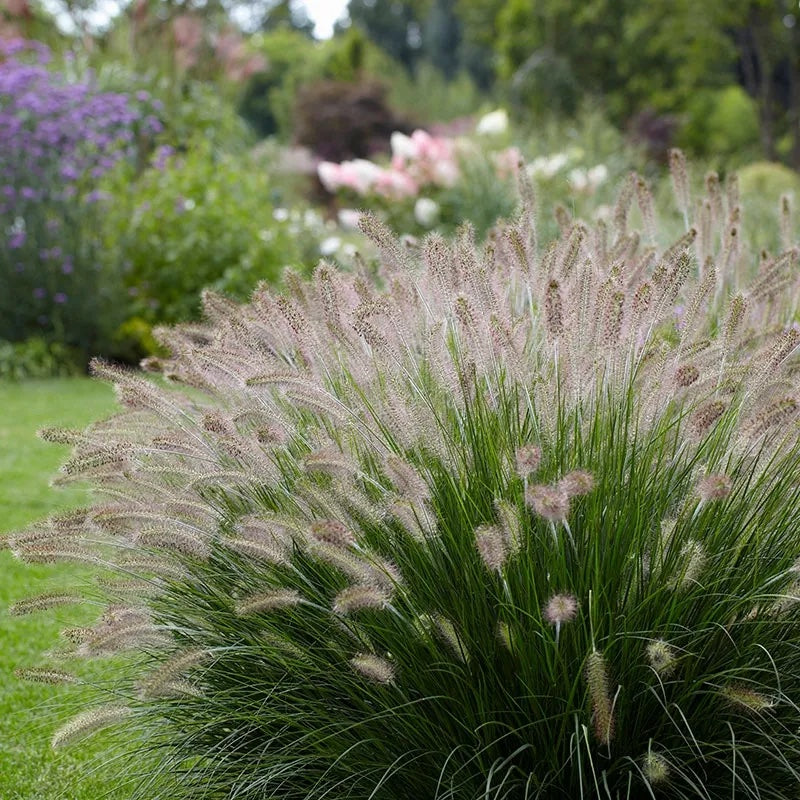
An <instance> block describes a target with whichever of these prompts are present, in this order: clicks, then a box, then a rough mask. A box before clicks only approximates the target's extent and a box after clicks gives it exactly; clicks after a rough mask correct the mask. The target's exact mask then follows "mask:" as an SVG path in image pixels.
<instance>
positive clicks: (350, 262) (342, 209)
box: [0, 0, 800, 376]
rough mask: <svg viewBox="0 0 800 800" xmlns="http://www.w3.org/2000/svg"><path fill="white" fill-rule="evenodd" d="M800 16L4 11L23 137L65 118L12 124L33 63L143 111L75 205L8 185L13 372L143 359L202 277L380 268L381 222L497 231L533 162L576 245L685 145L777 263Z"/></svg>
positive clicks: (37, 181)
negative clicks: (330, 16) (729, 181)
mask: <svg viewBox="0 0 800 800" xmlns="http://www.w3.org/2000/svg"><path fill="white" fill-rule="evenodd" d="M798 23H800V9H799V8H798V7H797V5H796V4H792V3H789V2H788V1H786V2H784V1H783V0H692V1H691V2H690V0H650V2H647V3H641V2H635V1H634V0H580V2H578V0H535V2H534V1H532V0H350V2H349V3H348V5H347V8H346V10H345V13H344V14H343V15H342V18H341V19H340V20H339V22H338V23H337V24H336V25H335V27H334V30H333V35H332V36H331V37H330V38H326V39H322V40H320V39H317V38H315V25H314V20H313V19H312V18H311V17H310V16H309V13H308V11H307V9H306V4H305V3H303V2H296V1H295V0H250V1H249V2H234V0H127V1H125V0H119V2H110V0H5V3H4V4H3V7H2V9H0V42H3V43H5V45H4V49H3V50H2V54H0V107H1V108H3V109H5V111H4V112H3V113H4V114H5V122H4V121H3V119H0V138H2V137H5V140H4V142H0V144H3V143H5V144H6V145H8V143H9V142H10V141H12V140H13V137H17V140H18V139H19V136H20V135H21V133H20V132H21V131H22V132H26V135H31V136H32V135H33V134H36V133H37V132H40V131H42V130H45V131H47V130H49V128H48V125H50V126H51V127H52V123H53V120H54V116H53V113H52V111H51V110H49V109H48V108H46V107H42V108H38V109H37V110H35V111H33V112H32V111H31V110H30V108H27V110H26V111H25V114H22V113H21V112H20V113H19V114H17V115H16V116H14V112H13V109H14V108H17V107H18V106H19V101H20V97H19V92H21V91H22V89H21V88H20V82H19V81H20V75H21V74H23V72H24V70H26V69H28V68H31V67H32V64H33V59H32V56H31V54H32V53H35V54H36V55H37V58H38V62H37V63H38V64H39V66H40V67H41V68H43V69H45V70H46V71H47V76H48V77H47V78H40V79H39V80H44V81H45V82H47V81H50V84H51V85H50V86H49V89H48V91H50V92H59V91H61V92H62V93H63V92H64V91H67V90H68V89H69V87H72V89H69V91H72V90H73V89H74V88H75V87H81V92H82V93H83V95H82V96H83V97H84V98H85V99H84V100H83V101H81V102H84V103H85V104H88V103H90V102H95V103H97V102H98V100H97V98H98V97H104V96H112V95H113V96H115V97H122V98H125V102H128V103H129V105H130V107H131V108H134V109H137V116H136V118H135V119H133V118H131V120H129V121H127V122H125V121H123V123H122V126H123V128H124V129H126V130H130V131H135V135H134V134H131V135H130V136H128V139H127V140H126V145H125V147H124V148H123V147H121V146H120V143H119V141H116V140H115V141H114V142H113V143H108V142H105V140H103V141H101V143H100V144H95V145H92V146H93V147H94V148H95V149H94V151H92V154H93V156H97V158H98V159H99V161H97V163H100V164H102V165H103V168H102V169H86V170H84V172H83V173H81V174H80V175H78V176H77V177H75V179H74V181H73V182H74V188H71V189H70V190H69V194H65V193H64V192H65V189H64V186H63V185H62V183H63V181H62V183H59V182H58V181H59V180H61V178H59V179H58V180H56V179H55V178H54V177H53V174H52V171H51V172H47V174H45V173H44V172H42V174H36V175H32V174H27V175H25V176H22V175H21V174H20V171H19V169H17V170H16V172H13V174H11V173H9V174H8V175H6V176H5V177H4V178H3V184H2V185H0V191H2V192H3V193H4V194H3V200H2V202H0V212H1V213H0V280H2V281H3V282H4V283H5V284H6V285H8V286H10V287H11V292H7V293H6V295H7V297H8V298H12V299H11V300H10V301H9V303H8V304H9V307H10V308H12V307H13V312H14V313H13V315H9V314H8V313H6V314H5V316H6V318H7V319H11V318H12V317H13V319H17V320H24V324H23V323H22V322H19V323H18V324H16V325H15V324H12V323H10V322H7V324H6V325H5V326H4V327H3V329H2V331H0V340H1V341H2V343H3V346H2V347H0V375H1V374H5V375H15V376H24V375H26V374H37V375H38V374H40V373H42V372H44V373H46V374H59V373H63V372H70V371H74V370H75V369H80V368H81V366H82V365H83V364H85V363H86V361H87V359H88V358H89V357H90V356H92V355H96V354H102V355H106V356H108V357H111V358H115V359H118V360H123V361H129V362H133V361H136V360H137V359H138V358H140V357H142V356H144V355H147V354H149V353H152V352H154V351H157V349H158V345H157V342H156V338H155V337H154V335H153V328H154V327H155V326H158V325H159V324H164V323H167V324H169V323H174V322H178V321H181V320H187V319H193V318H196V317H197V315H198V314H199V292H200V290H201V289H202V288H203V287H204V286H213V287H214V288H216V289H217V290H219V291H222V292H225V293H227V294H229V295H231V296H233V297H235V298H244V297H246V296H247V295H248V294H249V293H250V292H251V291H252V289H253V288H254V287H255V285H256V284H257V283H258V282H259V281H268V282H270V283H273V284H279V283H280V281H281V275H282V273H283V270H284V268H286V267H291V268H292V269H293V270H294V271H295V272H298V273H301V274H302V273H306V272H308V271H310V270H311V269H312V268H313V266H314V264H315V263H316V261H317V260H318V259H319V258H320V257H326V258H328V259H332V260H334V261H336V262H337V263H338V264H339V265H340V266H341V267H343V268H348V269H350V268H365V267H364V264H366V265H367V266H368V263H369V260H370V253H369V249H368V248H367V247H366V246H365V243H364V242H363V240H362V239H361V237H360V234H359V233H358V231H357V229H356V221H357V215H358V209H362V208H366V207H368V208H370V209H373V210H377V211H379V212H380V213H381V214H382V215H383V216H384V217H385V218H386V219H387V221H389V222H390V224H391V225H393V226H394V227H395V229H397V231H398V233H400V234H405V235H407V237H408V240H409V242H413V240H414V239H415V238H416V237H419V236H421V235H424V234H425V233H426V232H427V231H430V230H433V229H437V230H441V231H442V232H444V233H448V232H452V231H453V230H455V228H456V227H457V226H458V225H459V224H460V223H461V222H462V221H463V220H465V219H471V220H473V222H474V223H475V225H476V227H477V230H478V232H479V234H480V235H485V234H486V233H487V232H488V231H489V230H490V229H491V226H492V224H493V223H494V221H495V220H496V219H497V218H498V217H501V216H505V215H508V214H510V213H512V212H513V210H514V205H515V191H514V185H515V181H514V174H515V171H516V169H517V165H518V163H519V159H520V158H523V159H524V160H525V162H526V163H527V165H528V167H527V168H528V170H529V171H530V173H531V174H532V176H533V177H534V179H535V180H536V183H537V186H538V190H539V194H540V201H541V208H542V209H543V211H544V212H545V213H544V217H545V219H544V222H543V224H544V227H545V229H547V226H548V225H549V226H550V228H549V229H550V230H551V231H555V230H557V227H558V222H557V220H556V218H555V217H553V218H551V217H550V215H549V209H550V208H551V207H552V206H553V205H554V204H556V203H560V204H561V205H562V206H563V209H564V210H566V211H567V212H568V213H569V214H570V215H575V216H580V215H584V216H586V215H593V216H602V215H604V214H607V213H609V207H610V206H612V205H613V202H614V197H613V196H609V191H610V190H609V188H608V187H609V186H612V185H614V183H615V181H616V179H618V178H619V177H620V176H622V175H624V174H625V173H626V172H628V171H630V170H632V169H635V170H637V171H639V172H640V173H641V174H643V175H644V176H645V177H646V178H647V179H648V180H649V181H651V182H652V183H653V184H654V187H655V195H656V197H657V198H658V197H660V196H662V195H663V194H665V193H660V192H659V191H658V189H657V184H658V183H659V182H660V181H661V180H662V179H664V175H665V174H666V161H667V153H668V150H669V148H671V147H676V146H677V147H681V148H683V149H684V150H686V151H687V152H688V154H689V155H690V157H691V158H692V160H693V161H694V163H695V164H696V168H695V172H696V178H697V180H698V181H700V180H702V174H703V173H704V172H705V171H707V170H715V171H716V172H717V173H719V175H720V176H721V177H723V178H724V176H725V174H726V173H727V172H729V171H731V170H734V169H741V170H743V180H742V186H743V190H744V191H745V192H746V193H747V195H748V197H749V198H750V207H751V208H750V211H749V218H748V221H747V224H749V225H750V226H751V227H752V228H753V229H755V230H757V231H758V241H759V243H760V244H762V245H763V247H773V246H775V242H776V237H777V232H776V231H775V230H774V225H772V223H770V222H769V220H771V219H773V218H774V210H775V206H776V204H777V203H778V202H779V201H780V198H781V196H782V195H783V194H787V193H788V194H790V195H791V194H792V193H793V192H795V191H796V189H797V185H798V174H797V170H798V168H800V46H798V45H800V41H798V37H799V36H800V25H798ZM20 41H24V42H26V43H28V49H27V50H22V51H20V50H18V49H17V50H15V49H14V48H15V47H18V43H19V42H20ZM15 42H16V43H17V45H14V44H13V43H15ZM37 48H38V49H37ZM45 56H46V57H45ZM15 81H16V83H15ZM15 92H16V93H17V95H15ZM104 93H105V94H104ZM75 102H76V103H77V102H78V101H75ZM15 104H16V105H15ZM87 107H88V106H87ZM70 108H72V107H70ZM9 109H11V110H9ZM76 109H77V110H76ZM72 110H73V111H75V114H78V111H79V110H80V109H78V108H77V106H75V108H74V109H72ZM70 113H72V112H70ZM78 116H79V115H78ZM59 124H63V123H59ZM79 133H80V131H79ZM37 135H38V134H37ZM403 137H404V138H403ZM425 137H427V138H425ZM73 138H74V139H75V141H76V142H79V143H80V142H81V141H82V140H83V139H86V138H87V137H85V136H84V137H82V136H80V135H78V136H76V137H73ZM89 138H91V137H89ZM75 147H76V148H78V150H80V148H81V147H83V145H80V144H76V145H75ZM84 150H85V148H84ZM6 151H7V152H10V150H9V148H8V147H6ZM54 152H58V146H56V147H55V150H54ZM76 152H77V150H76ZM443 154H445V155H443ZM80 155H81V158H82V159H83V160H82V161H81V163H87V164H88V163H89V162H90V161H91V159H89V158H88V155H87V152H84V151H83V150H81V152H80ZM87 159H88V160H87ZM434 162H436V163H439V164H440V166H442V165H443V166H442V168H443V169H444V172H443V171H442V169H439V171H438V173H437V174H433V172H432V169H433V167H432V164H434ZM92 163H95V162H92ZM95 166H96V165H95ZM445 168H446V169H445ZM42 187H44V188H42ZM23 190H24V191H27V192H28V193H29V194H30V192H31V191H36V192H39V191H40V190H41V193H42V196H45V195H46V196H47V198H48V201H47V203H48V204H47V208H46V210H43V208H44V205H43V204H42V203H32V202H31V197H32V195H31V196H26V198H23V197H22V192H23ZM23 200H25V202H23ZM58 231H64V233H63V234H59V233H58ZM59 236H60V237H61V238H59ZM54 254H58V259H56V258H55V256H54ZM56 262H57V263H56ZM66 264H68V265H69V267H67V266H65V265H66ZM360 265H361V266H360ZM65 270H68V272H69V274H68V277H69V282H68V283H69V285H68V286H67V283H65V281H66V279H67V272H65ZM72 309H74V313H72ZM73 317H74V320H73ZM77 319H91V320H95V321H96V323H97V324H92V325H83V324H79V323H77V322H75V320H77ZM101 322H102V324H100V323H101ZM79 328H80V330H78V329H79ZM28 342H31V343H32V344H30V345H29V344H27V343H28ZM31 353H37V354H38V353H41V354H47V355H46V357H44V355H42V356H41V357H37V358H32V357H31V356H30V354H31ZM23 356H24V358H23ZM65 362H66V363H65ZM26 365H39V366H37V367H36V368H35V369H34V368H33V367H29V366H26ZM41 365H44V366H41ZM48 365H51V366H48Z"/></svg>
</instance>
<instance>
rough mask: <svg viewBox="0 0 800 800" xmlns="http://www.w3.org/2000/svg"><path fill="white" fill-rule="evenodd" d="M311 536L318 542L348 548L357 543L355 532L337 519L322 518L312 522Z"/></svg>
mask: <svg viewBox="0 0 800 800" xmlns="http://www.w3.org/2000/svg"><path fill="white" fill-rule="evenodd" d="M310 533H311V538H312V540H313V541H314V542H316V543H318V544H326V545H330V546H332V547H341V548H348V547H352V545H354V544H355V543H356V538H355V536H354V535H353V532H352V531H350V530H348V528H347V526H345V525H344V524H342V523H341V522H339V521H338V520H335V519H321V520H317V521H316V522H312V523H311V529H310Z"/></svg>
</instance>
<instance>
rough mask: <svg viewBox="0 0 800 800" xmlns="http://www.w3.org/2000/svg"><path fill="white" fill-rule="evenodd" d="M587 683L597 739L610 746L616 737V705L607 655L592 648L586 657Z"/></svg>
mask: <svg viewBox="0 0 800 800" xmlns="http://www.w3.org/2000/svg"><path fill="white" fill-rule="evenodd" d="M586 683H587V684H588V687H589V700H590V702H591V706H592V723H593V725H594V733H595V736H596V737H597V740H598V741H599V742H600V743H601V744H603V745H606V746H608V745H609V744H610V742H611V740H612V739H613V738H614V707H613V704H612V699H611V692H610V685H609V677H608V665H607V664H606V659H605V656H604V655H603V654H602V653H601V652H599V651H598V650H592V652H591V653H589V655H588V657H587V659H586Z"/></svg>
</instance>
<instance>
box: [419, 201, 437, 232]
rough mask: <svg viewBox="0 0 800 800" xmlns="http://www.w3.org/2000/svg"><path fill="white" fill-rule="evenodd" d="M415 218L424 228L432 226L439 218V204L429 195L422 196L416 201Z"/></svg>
mask: <svg viewBox="0 0 800 800" xmlns="http://www.w3.org/2000/svg"><path fill="white" fill-rule="evenodd" d="M414 219H415V220H416V221H417V222H418V223H419V224H420V225H422V227H423V228H431V227H433V226H434V225H435V224H436V221H437V220H438V219H439V204H438V203H437V202H436V201H435V200H431V199H430V198H429V197H420V198H419V200H417V202H416V203H414Z"/></svg>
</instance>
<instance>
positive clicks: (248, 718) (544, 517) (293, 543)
mask: <svg viewBox="0 0 800 800" xmlns="http://www.w3.org/2000/svg"><path fill="white" fill-rule="evenodd" d="M673 170H674V177H675V187H676V192H677V197H678V203H679V206H680V208H681V209H682V210H684V211H686V212H687V219H691V211H692V209H694V208H695V207H697V208H699V209H700V211H699V213H698V216H697V221H696V222H695V224H694V225H691V226H690V225H689V224H688V222H687V226H686V230H685V233H684V234H683V235H682V236H681V237H680V238H679V239H678V240H677V241H675V242H673V243H672V244H670V245H669V246H668V247H666V248H663V249H662V248H661V247H659V246H657V245H656V244H655V241H656V238H657V235H658V233H659V226H658V223H657V220H656V219H655V218H654V216H653V212H652V207H653V204H652V198H651V196H650V194H649V191H648V189H647V186H646V185H645V183H644V181H642V180H641V179H637V178H636V177H635V176H634V177H632V178H631V179H630V180H628V181H627V182H626V183H625V184H624V185H623V187H622V189H621V191H620V194H619V199H618V202H617V205H616V207H615V209H614V212H613V215H612V219H611V221H610V222H609V223H608V224H605V223H603V224H598V225H596V226H589V225H587V224H586V223H584V222H582V221H581V220H576V219H570V218H569V217H568V216H567V214H566V212H565V211H563V209H562V210H561V211H560V212H559V222H560V224H561V227H562V235H561V237H560V238H559V239H557V240H556V241H553V242H550V243H546V242H540V241H538V240H537V238H536V233H535V228H534V225H533V199H532V193H531V191H530V188H529V187H527V186H525V187H523V196H524V202H523V207H522V211H521V212H520V215H519V217H518V219H516V220H515V221H514V222H513V223H509V224H507V225H504V226H502V227H500V228H498V229H497V230H495V231H494V232H493V234H492V236H490V237H489V240H488V241H487V243H486V245H485V246H484V247H483V248H481V249H476V247H475V245H474V243H473V239H472V235H471V230H470V228H469V227H468V226H465V227H464V228H463V229H462V230H461V231H460V233H459V234H458V236H457V237H456V238H455V239H454V240H453V241H452V242H448V241H446V240H444V239H442V238H441V237H439V236H438V235H435V234H434V235H431V236H429V237H428V238H427V239H426V240H425V241H424V243H423V244H422V246H421V248H420V251H419V254H418V255H417V254H415V253H413V252H410V251H408V250H407V249H405V248H404V247H402V246H401V245H400V244H398V243H396V242H395V241H394V239H393V238H392V237H391V236H390V235H389V233H388V232H387V231H386V230H385V229H384V228H383V227H382V226H381V225H380V224H379V223H378V222H377V221H376V220H375V219H374V218H373V217H370V216H365V217H363V219H362V226H363V228H364V230H365V231H366V232H367V233H368V234H369V235H370V236H371V237H372V238H373V239H374V241H375V243H376V245H377V246H378V247H379V249H380V251H381V254H382V271H381V276H380V278H381V280H380V284H379V285H374V284H373V283H371V282H370V281H369V280H367V279H366V278H365V277H363V276H362V275H360V274H349V275H348V274H341V273H338V272H336V271H335V270H334V269H333V268H332V267H331V266H329V265H328V264H326V263H324V262H323V263H321V264H320V265H319V267H318V268H317V270H316V273H315V276H314V280H313V282H309V283H303V282H300V281H292V282H291V286H290V287H289V292H288V293H287V294H284V295H276V294H273V293H271V292H269V291H268V290H267V289H266V288H263V287H262V288H259V289H258V290H257V291H256V292H255V294H254V296H253V298H252V301H251V302H250V304H249V305H245V306H236V305H234V304H232V303H230V302H228V301H225V300H223V299H221V298H220V297H218V296H216V295H214V294H211V293H207V294H206V295H205V309H206V314H207V319H208V324H207V325H206V326H194V327H184V328H176V329H173V330H169V331H164V332H163V333H162V338H163V340H164V342H165V344H167V345H168V346H169V347H170V349H171V351H172V354H173V355H172V357H171V358H170V359H168V360H165V361H163V362H155V361H150V362H148V366H149V367H150V368H154V369H155V368H158V369H160V370H161V371H162V372H163V375H164V376H165V377H166V378H167V379H168V381H169V382H170V385H168V386H162V385H160V384H158V383H153V382H151V381H150V380H148V379H146V378H145V377H144V376H142V375H137V374H134V373H130V372H125V371H122V370H119V369H117V368H114V367H111V366H108V365H106V364H100V363H98V364H97V365H96V371H97V373H98V374H99V376H100V377H102V378H104V379H106V380H110V381H113V382H114V383H115V384H116V386H117V390H118V394H119V398H120V401H121V402H122V404H123V406H124V409H125V410H124V411H123V412H122V413H121V414H120V415H118V416H116V417H114V418H112V419H110V420H108V421H105V422H99V423H97V424H95V425H93V426H91V427H90V428H89V429H88V430H86V431H85V432H83V433H81V432H76V431H64V430H49V431H46V432H44V434H43V435H44V436H45V438H47V439H51V440H55V441H62V442H70V443H72V444H74V445H75V454H74V456H73V457H72V459H71V460H70V461H69V462H68V463H67V464H66V465H65V466H64V469H63V476H62V480H64V481H71V480H75V479H81V480H82V479H84V478H86V477H91V478H92V479H93V480H94V482H95V485H96V487H97V492H98V502H97V504H96V505H94V506H93V507H92V508H89V509H85V510H82V511H79V512H75V513H72V514H69V515H66V516H60V517H57V518H54V519H52V520H50V521H49V522H46V523H42V524H41V525H38V526H35V527H34V528H32V529H30V530H28V531H25V532H22V533H21V534H19V535H18V536H16V537H15V538H14V539H13V541H12V546H13V548H14V550H15V551H16V552H17V554H18V555H19V556H20V557H22V558H23V559H25V560H28V561H34V562H39V561H45V562H48V561H53V560H58V559H68V560H79V561H90V562H92V563H101V564H103V565H106V566H108V567H110V568H112V569H115V570H117V572H118V576H117V577H108V576H107V575H104V576H103V577H102V578H101V579H100V586H99V587H98V588H96V589H95V590H94V591H93V592H92V595H93V597H95V598H96V596H97V592H98V591H102V593H103V594H104V595H105V596H106V597H107V600H108V603H109V605H108V609H107V611H106V612H105V613H104V614H103V616H102V618H101V619H100V620H99V621H98V623H97V624H96V625H95V626H94V627H92V628H88V629H79V630H76V629H74V628H73V629H70V630H68V631H65V635H66V638H67V639H68V640H69V641H70V642H72V643H73V648H74V656H87V657H99V658H104V657H107V656H109V655H112V654H115V653H118V652H119V651H121V650H131V651H132V652H133V654H134V655H133V658H134V662H135V664H136V665H137V670H138V671H137V672H136V674H135V676H134V677H133V678H131V679H129V678H128V677H126V676H127V675H128V673H127V672H125V673H123V672H121V671H118V670H116V667H115V668H114V669H112V668H111V667H110V668H109V670H110V672H109V680H110V681H111V685H112V689H111V695H110V697H109V700H110V703H109V704H107V705H104V706H102V707H99V708H98V709H96V710H90V711H86V712H84V713H83V714H82V715H80V716H79V717H77V718H76V719H75V720H73V721H72V722H71V723H69V724H68V725H66V726H65V727H63V728H62V729H60V730H59V731H58V732H57V733H56V734H55V738H54V744H55V745H56V746H59V747H60V746H64V745H66V744H68V743H69V742H71V741H74V740H77V739H79V738H81V737H82V736H84V735H86V734H87V733H90V732H91V731H93V730H95V729H97V728H98V727H101V726H104V725H107V724H109V723H113V722H118V721H120V720H123V719H124V720H125V726H126V730H127V731H139V732H140V733H141V735H139V736H136V737H133V738H134V739H135V740H136V741H139V742H144V743H146V744H144V745H143V747H145V749H147V750H149V751H150V753H151V754H154V755H155V756H157V757H158V758H160V759H161V765H162V768H161V769H160V770H152V771H149V772H148V774H147V775H144V776H140V778H141V779H140V781H139V783H138V789H139V796H140V797H143V798H145V797H146V798H148V799H149V798H154V797H179V796H183V797H191V798H200V797H203V798H233V797H237V798H263V797H271V798H287V800H288V799H289V798H321V797H331V798H333V797H342V796H346V797H351V798H392V799H394V800H400V799H401V798H402V799H403V800H405V799H406V798H452V799H453V800H462V799H464V800H466V799H469V800H473V799H475V800H476V799H477V798H486V797H492V798H521V797H530V798H533V797H538V798H547V799H548V800H549V799H550V798H553V800H555V799H556V798H578V797H586V798H589V797H602V798H608V799H609V800H610V799H611V798H614V799H615V800H616V798H647V797H650V798H653V797H659V798H687V799H688V798H709V800H722V798H730V797H735V798H745V797H753V798H755V797H769V798H791V797H795V796H796V790H797V783H798V773H797V768H796V765H797V763H798V756H799V755H800V747H798V744H800V743H799V742H798V728H799V726H800V711H799V710H798V702H800V668H799V667H798V655H800V653H799V652H798V637H797V632H798V621H799V620H798V615H799V614H800V603H798V586H799V585H800V584H799V583H798V561H797V558H798V551H799V550H800V534H798V531H797V526H796V521H795V518H796V505H797V500H798V495H797V491H798V489H797V487H798V481H800V467H798V463H800V462H798V438H797V433H798V428H797V420H798V401H797V364H798V362H797V356H796V349H797V345H798V343H800V332H798V330H797V328H796V327H795V326H793V325H792V313H793V295H794V291H795V289H796V283H797V270H796V260H797V251H796V249H794V248H791V249H788V250H787V251H786V252H784V253H783V254H781V255H779V256H770V255H769V254H765V255H764V256H763V258H762V260H761V263H760V265H759V266H758V269H757V272H755V271H754V270H751V269H750V268H749V265H750V262H751V258H752V257H751V255H750V254H749V252H748V250H747V247H746V245H745V244H743V243H742V242H741V241H740V240H741V236H740V235H739V233H740V220H741V218H742V209H741V208H740V207H739V204H738V195H737V190H736V183H735V181H731V182H730V184H729V187H728V191H727V194H726V193H724V192H722V191H721V190H720V188H719V183H718V181H717V180H716V179H715V177H714V176H709V179H708V180H707V181H706V187H707V192H708V193H707V196H705V197H702V198H697V199H693V198H691V197H690V196H689V181H688V178H687V176H686V172H685V165H684V164H683V162H682V160H681V158H680V156H679V154H675V155H674V157H673ZM523 174H524V173H523ZM634 207H638V210H634ZM632 219H640V220H641V221H642V226H641V227H642V231H641V232H637V231H635V230H633V229H632V227H631V225H630V223H629V220H632ZM75 599H76V598H75V597H73V596H72V595H69V594H67V595H64V596H62V595H50V596H44V597H41V598H38V599H33V600H31V601H28V602H26V603H23V604H20V605H18V606H17V607H16V608H15V609H14V610H15V611H17V612H18V613H24V612H27V611H30V610H32V609H36V608H46V607H52V606H54V605H61V604H65V603H70V602H74V601H75ZM111 663H112V664H115V665H116V664H119V662H118V661H113V662H111ZM115 670H116V671H115ZM27 674H28V676H29V677H33V678H39V679H42V680H54V681H58V680H62V679H68V675H67V677H66V678H65V677H64V675H65V673H64V672H63V668H61V667H59V668H58V669H50V665H45V666H44V667H43V671H40V672H35V671H29V672H28V673H27ZM114 676H116V678H117V679H116V680H115V679H114ZM154 776H155V777H154Z"/></svg>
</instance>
